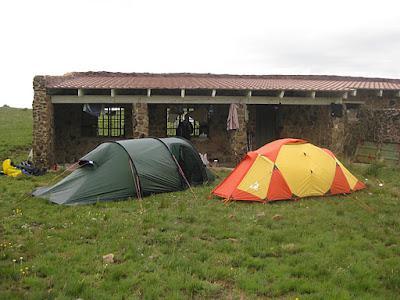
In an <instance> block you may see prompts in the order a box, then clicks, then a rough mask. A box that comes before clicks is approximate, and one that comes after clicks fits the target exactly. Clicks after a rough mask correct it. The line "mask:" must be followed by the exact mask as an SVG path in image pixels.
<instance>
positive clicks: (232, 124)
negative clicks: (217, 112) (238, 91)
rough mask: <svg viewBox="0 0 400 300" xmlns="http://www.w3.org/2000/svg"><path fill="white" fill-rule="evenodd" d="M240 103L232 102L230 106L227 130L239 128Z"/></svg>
mask: <svg viewBox="0 0 400 300" xmlns="http://www.w3.org/2000/svg"><path fill="white" fill-rule="evenodd" d="M237 109H238V105H237V104H235V103H232V104H231V105H230V106H229V115H228V119H227V120H226V130H236V129H239V118H238V113H237Z"/></svg>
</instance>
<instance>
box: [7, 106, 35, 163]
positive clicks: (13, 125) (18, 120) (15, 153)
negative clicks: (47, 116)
mask: <svg viewBox="0 0 400 300" xmlns="http://www.w3.org/2000/svg"><path fill="white" fill-rule="evenodd" d="M31 147H32V109H27V108H12V107H8V106H3V107H0V163H1V162H2V161H3V160H4V159H6V158H11V159H12V160H15V161H18V160H20V159H26V157H27V155H28V152H29V149H31Z"/></svg>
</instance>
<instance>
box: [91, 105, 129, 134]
mask: <svg viewBox="0 0 400 300" xmlns="http://www.w3.org/2000/svg"><path fill="white" fill-rule="evenodd" d="M97 136H107V137H118V136H125V113H124V108H123V107H113V106H109V107H104V110H103V111H102V112H101V114H100V116H99V118H98V121H97Z"/></svg>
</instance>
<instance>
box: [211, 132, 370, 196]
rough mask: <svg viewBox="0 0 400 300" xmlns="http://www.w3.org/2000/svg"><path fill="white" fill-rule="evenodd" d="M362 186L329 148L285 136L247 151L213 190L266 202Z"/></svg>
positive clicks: (347, 191) (219, 194)
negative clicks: (285, 137)
mask: <svg viewBox="0 0 400 300" xmlns="http://www.w3.org/2000/svg"><path fill="white" fill-rule="evenodd" d="M363 188H365V185H364V184H363V183H362V182H361V181H359V180H358V179H357V178H356V177H355V176H354V175H353V174H351V173H350V172H349V170H347V169H346V167H345V166H343V164H342V163H341V162H340V161H339V160H338V159H337V158H336V157H335V155H334V154H333V153H332V152H331V151H329V150H328V149H322V148H319V147H317V146H315V145H313V144H310V143H309V142H307V141H305V140H301V139H292V138H287V139H280V140H276V141H274V142H272V143H269V144H266V145H265V146H263V147H261V148H259V149H257V150H256V151H252V152H248V153H247V155H246V156H245V158H244V159H243V160H242V161H241V162H240V163H239V165H238V166H237V167H236V168H235V169H234V170H233V171H232V173H231V174H230V175H229V176H228V177H227V178H225V180H223V181H222V182H221V183H220V184H219V185H218V186H217V187H216V188H215V189H214V190H213V191H212V193H213V194H214V195H216V196H219V197H222V198H225V199H230V200H249V201H260V202H266V201H275V200H286V199H294V198H301V197H309V196H324V195H335V194H348V193H351V192H353V191H356V190H361V189H363Z"/></svg>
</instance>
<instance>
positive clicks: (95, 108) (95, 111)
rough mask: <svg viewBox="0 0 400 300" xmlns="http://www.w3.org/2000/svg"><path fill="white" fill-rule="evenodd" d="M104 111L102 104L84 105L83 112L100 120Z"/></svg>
mask: <svg viewBox="0 0 400 300" xmlns="http://www.w3.org/2000/svg"><path fill="white" fill-rule="evenodd" d="M103 110H104V105H102V104H87V103H86V104H83V111H84V112H85V113H88V114H89V115H91V116H93V117H96V118H98V117H99V116H100V114H101V113H102V112H103Z"/></svg>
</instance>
